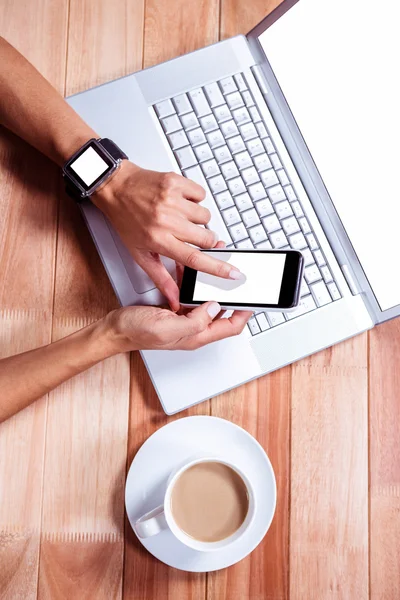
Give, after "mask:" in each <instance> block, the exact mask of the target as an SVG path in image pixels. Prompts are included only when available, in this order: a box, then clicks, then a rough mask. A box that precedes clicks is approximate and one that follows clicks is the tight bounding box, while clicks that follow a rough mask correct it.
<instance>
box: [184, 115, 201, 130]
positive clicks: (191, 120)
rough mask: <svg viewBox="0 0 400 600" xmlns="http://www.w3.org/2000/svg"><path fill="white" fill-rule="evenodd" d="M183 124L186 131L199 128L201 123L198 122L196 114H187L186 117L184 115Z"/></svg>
mask: <svg viewBox="0 0 400 600" xmlns="http://www.w3.org/2000/svg"><path fill="white" fill-rule="evenodd" d="M181 123H182V125H183V127H184V128H185V129H194V128H195V127H198V126H199V122H198V120H197V117H196V115H195V114H194V112H190V113H187V114H186V115H182V117H181Z"/></svg>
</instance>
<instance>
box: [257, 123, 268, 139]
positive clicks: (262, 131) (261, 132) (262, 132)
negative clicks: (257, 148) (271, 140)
mask: <svg viewBox="0 0 400 600" xmlns="http://www.w3.org/2000/svg"><path fill="white" fill-rule="evenodd" d="M256 127H257V131H258V135H259V136H260V138H266V137H268V131H267V128H266V127H265V125H264V123H263V122H262V121H260V122H259V123H256Z"/></svg>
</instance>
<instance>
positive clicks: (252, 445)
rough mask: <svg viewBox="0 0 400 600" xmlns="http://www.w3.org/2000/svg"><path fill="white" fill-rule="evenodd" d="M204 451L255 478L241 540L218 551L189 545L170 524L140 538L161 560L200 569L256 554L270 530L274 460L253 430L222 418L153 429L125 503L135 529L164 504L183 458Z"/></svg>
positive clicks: (135, 461) (140, 454) (211, 568)
mask: <svg viewBox="0 0 400 600" xmlns="http://www.w3.org/2000/svg"><path fill="white" fill-rule="evenodd" d="M202 451H204V453H205V454H210V455H212V454H215V455H217V456H218V457H220V458H221V459H224V458H225V459H226V460H231V461H232V462H233V463H235V464H236V465H237V466H238V468H239V469H241V470H242V471H243V472H244V473H245V474H246V476H247V477H248V479H249V480H250V482H251V483H252V485H253V487H254V493H255V497H256V512H255V515H254V519H253V522H252V524H251V525H250V527H249V529H248V530H247V531H246V532H245V533H244V534H243V536H242V537H241V538H240V539H239V540H237V542H232V544H230V545H229V546H228V547H226V548H224V549H221V550H214V551H212V552H198V551H195V550H192V549H191V548H188V547H187V546H185V545H184V544H182V543H181V542H180V541H179V540H177V539H176V538H175V537H174V535H173V534H172V533H171V532H170V530H169V529H165V530H164V531H162V532H161V533H159V534H157V535H155V536H153V537H149V538H146V539H142V538H138V539H139V541H140V542H141V543H142V544H143V546H144V547H145V548H146V550H148V551H149V552H150V554H152V555H153V556H155V557H156V558H158V559H159V560H160V561H161V562H163V563H165V564H167V565H169V566H170V567H174V568H175V569H181V570H182V571H193V572H196V573H202V572H209V571H217V570H218V569H225V568H226V567H230V566H231V565H234V564H235V563H237V562H239V561H240V560H242V558H245V556H247V555H248V554H250V552H252V551H253V550H254V548H256V546H258V544H259V543H260V542H261V540H262V539H263V537H264V536H265V534H266V533H267V531H268V529H269V526H270V525H271V521H272V518H273V516H274V512H275V505H276V483H275V476H274V472H273V469H272V465H271V463H270V461H269V458H268V456H267V455H266V453H265V451H264V450H263V448H262V447H261V446H260V444H259V443H258V442H257V441H256V440H255V439H254V438H253V437H252V436H251V435H250V434H249V433H247V431H245V430H244V429H242V428H241V427H238V426H237V425H234V424H233V423H231V422H230V421H226V420H225V419H219V418H217V417H206V416H198V417H186V418H185V419H179V420H177V421H174V422H172V423H169V424H168V425H165V426H164V427H162V428H161V429H159V430H158V431H156V432H155V433H153V435H152V436H150V437H149V439H148V440H146V442H145V443H144V444H143V446H142V447H141V448H140V450H139V451H138V453H137V454H136V456H135V458H134V459H133V461H132V464H131V466H130V469H129V473H128V477H127V480H126V488H125V505H126V512H127V515H128V518H129V522H130V524H131V527H132V528H133V530H134V531H135V529H134V524H135V522H136V521H137V520H138V519H139V518H140V517H141V516H142V515H144V514H145V513H147V512H149V511H150V510H152V509H154V508H156V507H157V506H159V505H160V504H162V503H163V499H164V494H165V490H166V486H167V481H168V477H169V475H170V474H171V472H172V471H173V470H174V469H175V468H176V467H177V465H179V463H181V462H182V461H184V460H185V459H187V458H191V457H193V456H194V455H198V454H199V453H200V452H202ZM135 533H136V532H135Z"/></svg>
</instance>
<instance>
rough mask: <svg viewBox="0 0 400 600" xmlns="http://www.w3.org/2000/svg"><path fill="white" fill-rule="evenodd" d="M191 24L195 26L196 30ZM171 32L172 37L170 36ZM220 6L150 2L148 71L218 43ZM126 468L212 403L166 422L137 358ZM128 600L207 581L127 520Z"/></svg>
mask: <svg viewBox="0 0 400 600" xmlns="http://www.w3.org/2000/svg"><path fill="white" fill-rule="evenodd" d="M193 24H196V25H195V26H193ZM171 31H173V32H174V35H171ZM217 35H218V3H217V2H215V1H214V0H202V2H198V1H196V0H168V2H163V3H161V4H160V3H159V2H157V0H147V2H146V14H145V44H144V66H146V67H147V66H150V65H152V64H156V63H159V62H161V61H164V60H168V59H169V58H172V57H174V56H177V55H180V54H184V53H185V52H190V51H191V50H195V49H196V48H199V47H202V46H204V45H206V44H210V43H212V42H214V41H216V39H217ZM131 381H132V386H131V401H130V418H129V443H128V464H127V466H128V468H129V465H130V463H131V462H132V460H133V458H134V456H135V454H136V452H137V450H138V449H139V447H140V446H141V445H142V444H143V442H144V441H145V440H146V439H147V438H148V437H149V436H150V435H151V434H152V433H154V431H155V430H156V429H159V428H160V427H162V426H163V425H165V424H166V423H169V422H171V421H172V420H174V419H176V418H180V417H186V416H189V415H196V414H209V410H210V409H209V402H205V403H203V404H201V405H199V406H196V407H194V408H192V409H190V410H189V411H185V412H184V413H183V414H180V415H178V416H175V417H167V416H166V415H165V414H164V412H163V411H162V408H161V405H160V403H159V401H158V398H157V396H156V394H155V391H154V388H153V385H152V383H151V381H150V379H149V377H148V374H147V372H146V369H145V367H144V365H143V362H142V360H141V358H140V356H139V354H138V353H135V354H134V355H133V358H132V368H131ZM125 532H126V545H125V571H124V598H129V599H130V598H135V600H147V599H148V598H151V599H152V600H157V599H160V600H164V599H165V598H170V599H171V600H172V599H175V598H176V599H178V598H185V599H186V598H187V599H190V600H201V599H203V598H204V597H205V593H206V589H205V582H206V578H205V575H202V574H200V575H199V574H191V573H183V572H180V571H176V570H174V569H171V568H169V567H167V566H166V565H164V564H162V563H160V562H159V561H157V560H156V559H154V558H153V557H152V556H151V555H150V554H148V553H147V552H146V551H144V550H143V547H142V546H141V544H140V543H139V542H138V541H137V539H136V536H135V535H134V533H133V532H132V530H131V528H130V525H129V522H128V521H127V520H126V524H125Z"/></svg>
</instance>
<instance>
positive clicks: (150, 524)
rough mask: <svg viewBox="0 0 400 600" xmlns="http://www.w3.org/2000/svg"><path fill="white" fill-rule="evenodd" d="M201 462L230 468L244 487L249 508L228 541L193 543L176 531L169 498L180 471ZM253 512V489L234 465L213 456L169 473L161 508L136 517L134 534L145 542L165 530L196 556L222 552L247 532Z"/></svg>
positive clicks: (254, 508) (176, 526)
mask: <svg viewBox="0 0 400 600" xmlns="http://www.w3.org/2000/svg"><path fill="white" fill-rule="evenodd" d="M203 462H218V463H220V464H223V465H226V466H228V467H230V468H231V469H232V470H233V471H235V472H236V473H237V474H238V475H239V477H241V479H242V480H243V482H244V484H245V485H246V488H247V494H248V498H249V508H248V511H247V515H246V518H245V520H244V521H243V523H242V524H241V526H240V527H239V529H237V530H236V531H235V532H234V533H233V534H232V535H230V536H229V537H227V538H225V539H223V540H219V541H218V542H202V541H200V540H196V539H194V538H192V537H190V536H189V535H187V534H186V533H184V532H183V531H182V529H180V528H179V527H178V525H177V524H176V522H175V519H174V517H173V515H172V511H171V494H172V490H173V488H174V485H175V483H176V482H177V480H178V479H179V477H180V476H181V475H182V473H184V471H186V470H187V469H190V467H193V466H194V465H197V464H199V463H203ZM255 510H256V499H255V495H254V489H253V486H252V484H251V483H250V481H249V480H248V478H247V477H246V475H245V474H244V473H243V472H242V471H241V470H240V469H239V468H238V467H237V466H236V465H235V464H234V463H232V462H230V461H227V460H226V459H222V458H218V457H216V456H212V457H210V456H207V457H202V458H196V459H191V460H188V461H187V462H185V463H184V464H183V465H181V466H180V467H178V469H175V470H174V471H173V472H172V473H171V475H170V477H169V479H168V483H167V489H166V491H165V496H164V502H163V504H161V505H160V506H158V507H157V508H155V509H154V510H152V511H150V512H148V513H146V514H145V515H143V516H142V517H140V519H138V520H137V521H136V523H135V530H136V533H137V535H138V536H139V537H140V538H148V537H151V536H153V535H157V534H158V533H160V532H161V531H163V530H165V529H169V530H170V531H171V533H172V534H173V535H174V536H175V537H176V538H177V539H178V540H179V541H180V542H182V544H185V546H188V547H189V548H192V549H193V550H198V551H200V552H210V551H212V550H221V549H222V548H226V546H229V544H232V543H233V542H236V541H237V540H238V539H240V538H241V537H242V536H243V535H244V534H245V533H246V531H247V530H248V529H249V527H250V525H251V523H252V521H253V518H254V514H255Z"/></svg>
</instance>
